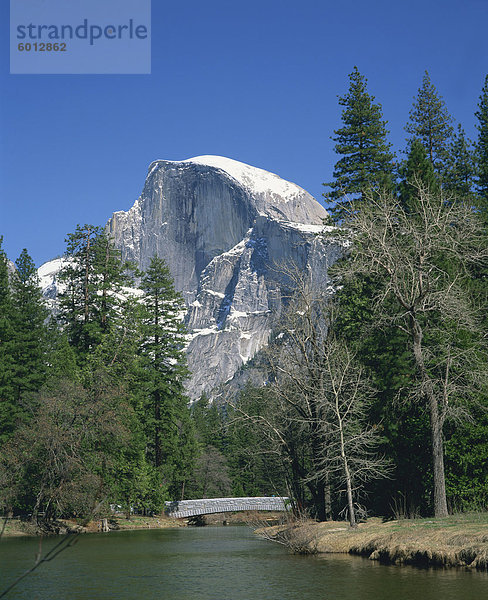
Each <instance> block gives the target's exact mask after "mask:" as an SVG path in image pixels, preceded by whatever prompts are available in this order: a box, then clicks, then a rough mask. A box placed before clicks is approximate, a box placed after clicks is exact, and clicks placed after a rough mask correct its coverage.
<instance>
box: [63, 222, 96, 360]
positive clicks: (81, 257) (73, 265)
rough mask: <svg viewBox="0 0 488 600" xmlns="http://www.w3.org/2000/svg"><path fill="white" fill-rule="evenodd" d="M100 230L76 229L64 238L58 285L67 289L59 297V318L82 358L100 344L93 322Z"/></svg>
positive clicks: (91, 228)
mask: <svg viewBox="0 0 488 600" xmlns="http://www.w3.org/2000/svg"><path fill="white" fill-rule="evenodd" d="M101 233H102V232H101V229H100V227H95V226H93V225H83V226H80V225H77V227H76V231H75V232H74V233H70V234H68V236H67V238H66V242H67V246H66V252H65V257H66V264H65V266H64V267H63V268H62V270H61V272H60V274H59V281H60V282H62V283H64V284H65V286H66V289H65V290H64V291H63V292H62V293H61V294H60V295H59V305H60V316H61V320H62V322H63V323H64V324H65V325H66V331H67V333H68V339H69V341H70V343H71V344H72V345H73V346H74V348H76V350H77V351H78V352H79V353H82V354H85V353H86V352H88V350H90V348H92V347H93V346H94V345H95V344H96V343H98V342H99V331H98V330H99V327H98V323H97V322H96V319H95V304H96V301H95V296H96V292H97V283H98V282H97V272H96V268H95V260H96V253H95V247H96V242H97V239H98V237H99V236H100V235H101Z"/></svg>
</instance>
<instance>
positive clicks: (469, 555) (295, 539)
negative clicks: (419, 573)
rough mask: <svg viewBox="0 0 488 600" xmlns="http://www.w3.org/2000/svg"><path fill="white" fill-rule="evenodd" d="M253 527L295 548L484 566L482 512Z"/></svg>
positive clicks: (485, 520) (487, 532) (486, 533)
mask: <svg viewBox="0 0 488 600" xmlns="http://www.w3.org/2000/svg"><path fill="white" fill-rule="evenodd" d="M257 533H258V534H259V535H261V536H263V537H266V538H268V539H272V540H274V541H277V542H280V543H282V544H284V545H286V546H288V547H290V548H291V549H293V550H294V551H295V552H302V553H307V552H310V553H315V552H319V553H349V554H356V555H360V556H366V557H368V558H369V559H370V560H378V561H381V562H384V563H389V564H411V565H417V566H442V567H464V568H470V569H480V570H488V515H487V514H463V515H453V516H450V517H447V518H443V519H412V520H399V521H389V522H386V523H383V522H382V521H381V519H368V521H367V522H366V523H361V524H360V525H359V526H358V528H357V529H351V528H350V527H349V526H348V524H347V523H344V522H327V523H315V522H313V521H300V522H298V523H296V524H288V525H281V526H275V527H266V528H261V529H259V530H257Z"/></svg>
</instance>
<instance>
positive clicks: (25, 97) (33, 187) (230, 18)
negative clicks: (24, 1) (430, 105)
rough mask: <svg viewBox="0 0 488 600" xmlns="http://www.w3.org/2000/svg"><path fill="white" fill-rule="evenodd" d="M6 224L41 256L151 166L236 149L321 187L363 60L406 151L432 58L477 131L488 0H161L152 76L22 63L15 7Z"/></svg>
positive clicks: (0, 112) (2, 60)
mask: <svg viewBox="0 0 488 600" xmlns="http://www.w3.org/2000/svg"><path fill="white" fill-rule="evenodd" d="M0 23H1V27H2V34H3V35H1V36H0V44H1V51H0V235H2V234H3V236H4V248H5V249H6V250H7V253H8V256H9V258H11V259H13V260H14V259H15V258H16V257H17V256H18V255H19V254H20V252H21V250H22V248H24V247H27V249H28V250H29V252H30V253H31V255H32V257H33V258H34V260H35V262H36V263H37V264H38V265H39V264H41V263H42V262H44V261H46V260H49V259H50V258H52V257H54V256H56V255H58V254H61V253H62V252H63V251H64V247H65V244H64V238H65V236H66V234H67V233H68V232H71V231H73V230H74V228H75V227H76V224H77V223H94V224H103V223H105V222H106V220H107V219H108V218H109V217H110V215H111V214H112V212H113V211H115V210H126V209H128V208H130V206H132V204H133V202H134V200H135V199H136V198H137V197H138V195H139V194H140V192H141V190H142V186H143V184H144V178H145V175H146V172H147V167H148V165H149V163H150V162H151V161H153V160H155V159H157V158H166V159H173V160H180V159H185V158H189V157H192V156H197V155H201V154H221V155H224V156H228V157H230V158H234V159H237V160H241V161H243V162H247V163H249V164H251V165H254V166H258V167H261V168H264V169H268V170H270V171H273V172H275V173H278V174H279V175H281V176H282V177H284V178H286V179H289V180H291V181H294V182H296V183H298V184H299V185H301V186H302V187H304V188H305V189H307V190H308V191H309V192H311V193H312V194H313V195H314V196H315V197H316V198H320V195H321V193H322V191H323V188H322V185H321V183H322V182H323V181H327V180H330V178H331V175H332V170H333V166H334V162H335V160H336V156H335V154H334V152H333V142H332V141H331V139H330V136H331V135H332V132H333V130H334V129H335V128H337V127H338V126H339V125H340V107H339V105H338V103H337V95H340V94H343V93H344V92H345V91H346V90H347V86H348V74H349V73H350V72H351V71H352V68H353V66H354V65H357V66H358V67H359V69H360V71H361V72H362V73H363V74H364V75H365V76H366V77H367V78H368V85H369V91H370V93H372V94H373V95H375V96H376V99H377V101H379V102H380V103H381V104H382V106H383V112H384V116H385V118H386V119H387V120H388V121H389V128H390V131H391V137H390V140H391V142H392V143H393V145H394V148H395V150H399V149H401V148H403V145H404V139H405V132H404V130H403V127H404V124H405V122H406V120H407V118H408V112H409V110H410V108H411V105H412V101H413V97H414V96H415V95H416V92H417V90H418V87H419V86H420V84H421V79H422V75H423V72H424V70H425V69H427V70H428V71H429V72H430V75H431V78H432V81H433V82H434V84H435V85H436V87H437V89H438V91H439V93H440V94H442V95H443V97H444V99H445V101H446V104H447V107H448V110H449V111H450V112H451V114H452V115H453V116H454V118H455V119H456V121H458V122H461V123H462V124H463V126H464V127H465V129H466V131H467V132H468V134H469V135H471V136H475V135H476V132H475V118H474V111H475V110H476V104H477V102H478V98H479V94H480V91H481V88H482V85H483V82H484V78H485V76H486V74H487V73H488V37H487V35H486V31H487V30H488V2H487V1H486V0H466V1H465V2H460V1H459V0H430V1H427V0H422V1H420V0H409V1H404V0H398V1H397V2H392V1H391V0H388V1H383V0H379V1H376V2H375V1H374V0H372V1H370V2H367V1H362V0H349V1H348V2H338V1H337V0H336V1H334V2H330V1H328V0H323V1H319V0H317V1H311V0H301V1H300V2H297V1H296V0H295V1H293V2H291V1H288V0H274V1H270V0H261V1H259V2H256V1H254V0H247V1H246V2H231V1H229V0H226V1H220V0H216V1H213V0H209V1H208V2H196V1H194V0H186V1H185V2H183V3H180V2H169V1H166V0H153V9H152V74H151V75H9V55H8V53H9V48H8V43H9V42H8V3H7V2H6V1H5V0H3V1H2V2H1V4H0Z"/></svg>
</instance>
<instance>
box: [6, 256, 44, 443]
mask: <svg viewBox="0 0 488 600" xmlns="http://www.w3.org/2000/svg"><path fill="white" fill-rule="evenodd" d="M0 263H1V265H0V288H1V291H0V296H1V298H0V304H2V305H3V306H2V307H1V308H3V311H4V312H3V313H2V317H1V322H0V339H1V340H2V353H3V354H4V357H3V358H2V359H0V361H1V362H2V363H3V364H0V367H1V375H0V395H1V400H2V402H1V405H0V406H1V416H2V419H1V426H0V438H2V437H3V438H6V437H8V436H10V435H11V434H12V433H13V432H14V430H15V428H16V427H17V426H18V425H19V423H20V422H21V421H22V420H23V419H27V418H28V413H29V407H28V396H29V394H32V393H33V392H37V391H39V389H40V388H41V386H42V384H43V383H44V381H45V380H46V377H47V368H48V356H47V327H46V325H45V321H46V319H47V315H48V312H47V310H46V308H45V306H44V302H43V298H42V293H41V290H40V288H39V280H38V277H37V271H36V268H35V266H34V263H33V261H32V259H31V257H30V256H29V254H28V253H27V250H25V249H24V250H23V251H22V253H21V255H20V257H19V258H18V259H17V261H16V270H15V271H14V272H13V273H12V275H11V277H10V278H9V277H8V273H7V269H6V257H5V256H4V255H3V258H1V259H0Z"/></svg>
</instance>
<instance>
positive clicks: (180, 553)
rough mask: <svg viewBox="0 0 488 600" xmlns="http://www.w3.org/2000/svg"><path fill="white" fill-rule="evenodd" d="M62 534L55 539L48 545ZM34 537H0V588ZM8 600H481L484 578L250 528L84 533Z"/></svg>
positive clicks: (34, 544)
mask: <svg viewBox="0 0 488 600" xmlns="http://www.w3.org/2000/svg"><path fill="white" fill-rule="evenodd" d="M57 541H58V540H56V539H49V540H46V541H45V542H44V544H43V547H44V550H46V549H48V548H49V547H50V546H51V545H54V544H55V543H56V542H57ZM37 549H38V540H36V539H33V538H16V539H12V538H3V539H2V540H0V590H3V589H4V588H5V587H6V586H7V584H8V583H9V582H10V581H11V580H12V579H13V578H14V577H15V576H16V575H18V574H20V573H21V572H22V571H24V570H25V569H27V568H28V567H29V566H31V565H32V562H33V560H34V556H35V554H36V552H37ZM7 598H12V599H13V598H18V599H20V598H21V599H25V600H98V599H104V600H105V599H117V600H125V599H135V600H152V599H164V600H485V599H488V574H486V573H477V572H473V573H471V572H466V571H462V570H457V569H451V570H442V569H418V568H414V567H399V566H384V565H379V564H377V563H376V562H372V561H369V560H367V559H364V558H360V557H354V556H348V555H322V556H295V555H292V554H289V553H288V551H287V550H286V549H285V548H283V547H282V546H279V545H278V544H274V543H272V542H267V541H264V540H260V539H258V538H256V537H255V536H254V535H253V533H252V532H251V530H250V529H248V528H246V527H203V528H183V529H161V530H149V531H148V530H144V531H140V530H139V531H121V532H110V533H107V534H91V535H90V534H87V535H84V536H81V538H80V540H79V542H78V543H77V544H76V545H75V546H73V547H72V548H68V549H67V550H66V551H65V552H64V553H63V554H61V555H59V556H58V557H57V558H56V559H55V560H54V561H52V562H50V563H45V564H43V565H41V566H40V567H39V569H38V570H37V571H35V572H34V573H33V574H31V575H30V576H28V577H27V578H26V579H24V580H23V581H22V582H20V583H19V585H18V587H17V588H15V589H14V590H12V591H11V592H10V593H9V594H8V596H7Z"/></svg>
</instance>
